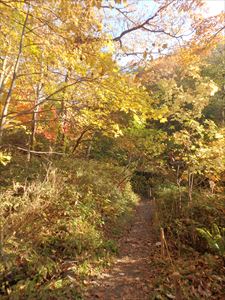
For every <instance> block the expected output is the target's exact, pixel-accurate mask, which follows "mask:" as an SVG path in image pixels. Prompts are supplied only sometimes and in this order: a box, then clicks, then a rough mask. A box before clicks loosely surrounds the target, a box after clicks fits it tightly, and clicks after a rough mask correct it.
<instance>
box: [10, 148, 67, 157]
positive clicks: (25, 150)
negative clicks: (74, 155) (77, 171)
mask: <svg viewBox="0 0 225 300" xmlns="http://www.w3.org/2000/svg"><path fill="white" fill-rule="evenodd" d="M16 148H17V149H18V150H21V151H24V152H31V153H34V154H37V155H39V154H57V155H65V153H61V152H53V151H51V152H45V151H34V150H29V149H24V148H21V147H16Z"/></svg>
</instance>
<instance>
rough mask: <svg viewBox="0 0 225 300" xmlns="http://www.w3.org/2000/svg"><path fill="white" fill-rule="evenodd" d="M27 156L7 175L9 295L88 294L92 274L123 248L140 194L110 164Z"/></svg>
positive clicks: (4, 237)
mask: <svg viewBox="0 0 225 300" xmlns="http://www.w3.org/2000/svg"><path fill="white" fill-rule="evenodd" d="M23 160H24V158H23V157H22V156H21V157H17V158H14V159H13V160H12V162H11V163H10V164H8V165H7V166H6V167H4V168H2V172H1V178H0V180H1V183H2V187H1V194H0V197H1V204H0V225H1V253H0V254H1V260H0V273H1V275H0V294H1V298H2V299H82V290H83V287H84V285H85V278H86V277H87V276H88V275H90V274H93V273H95V272H98V271H99V270H101V268H102V267H104V266H105V265H106V264H109V263H110V257H111V255H112V254H113V253H115V252H116V251H117V249H116V242H115V237H116V235H118V234H119V233H120V231H121V227H122V225H123V224H124V222H126V221H127V220H128V219H129V217H130V215H131V214H132V210H133V207H134V205H135V203H136V202H137V201H138V199H137V196H136V195H135V194H134V193H133V192H132V189H131V186H130V183H129V181H126V180H125V181H123V176H124V175H123V171H122V169H121V168H119V167H114V166H112V165H110V164H108V165H107V164H105V163H104V164H101V163H100V162H95V161H89V162H86V161H82V160H74V159H69V158H67V159H62V160H59V161H54V162H51V163H50V164H48V165H46V164H43V162H41V161H40V160H38V159H36V160H33V162H32V164H29V165H27V166H25V167H24V168H22V164H21V163H20V161H23ZM121 181H123V184H122V185H121V184H119V183H120V182H121Z"/></svg>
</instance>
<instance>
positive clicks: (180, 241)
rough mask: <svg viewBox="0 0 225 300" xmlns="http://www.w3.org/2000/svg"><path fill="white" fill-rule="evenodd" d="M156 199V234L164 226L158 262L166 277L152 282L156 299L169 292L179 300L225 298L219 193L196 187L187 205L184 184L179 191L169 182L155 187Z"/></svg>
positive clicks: (224, 209)
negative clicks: (161, 255)
mask: <svg viewBox="0 0 225 300" xmlns="http://www.w3.org/2000/svg"><path fill="white" fill-rule="evenodd" d="M155 197H156V210H155V228H156V232H159V228H164V232H165V237H166V243H167V247H168V248H167V249H166V254H165V258H163V259H160V260H159V265H160V268H161V270H163V274H164V275H163V276H161V277H160V278H157V280H156V282H155V286H156V290H157V291H158V292H157V293H158V294H157V295H160V297H161V298H156V299H168V294H169V295H171V293H172V295H177V296H179V295H181V296H180V297H181V299H190V300H192V299H196V300H197V299H224V298H223V297H224V296H225V294H224V286H225V276H224V274H225V232H224V228H225V219H224V215H225V195H224V191H223V189H222V188H220V189H218V191H216V192H215V193H213V194H212V193H211V192H210V191H209V190H208V189H198V190H197V189H196V190H195V192H194V193H193V198H192V202H191V203H190V199H189V197H188V192H187V189H186V188H185V186H183V187H182V188H181V189H180V190H179V188H178V187H177V186H176V185H174V184H172V183H171V182H169V181H167V183H164V184H161V185H158V186H157V188H156V190H155ZM157 234H159V233H157ZM159 265H158V266H159ZM174 274H175V277H176V280H175V279H174V277H173V275H174ZM175 281H176V282H175ZM153 298H154V297H153Z"/></svg>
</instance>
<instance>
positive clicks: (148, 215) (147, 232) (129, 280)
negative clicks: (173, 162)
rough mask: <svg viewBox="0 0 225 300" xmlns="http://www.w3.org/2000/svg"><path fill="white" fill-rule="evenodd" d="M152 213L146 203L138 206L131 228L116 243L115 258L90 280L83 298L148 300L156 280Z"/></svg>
mask: <svg viewBox="0 0 225 300" xmlns="http://www.w3.org/2000/svg"><path fill="white" fill-rule="evenodd" d="M152 210H153V207H152V204H151V202H150V201H147V200H142V201H141V202H140V203H139V205H138V207H137V210H136V213H135V216H134V220H133V222H132V226H131V227H130V228H129V231H128V232H127V234H126V233H125V234H124V236H123V237H122V238H121V239H120V241H119V253H118V257H117V258H116V260H115V262H114V263H113V264H112V265H111V267H110V268H109V269H106V270H104V272H103V273H101V275H99V276H98V277H97V278H92V279H90V282H89V289H88V292H87V293H86V298H85V299H88V300H93V299H101V300H116V299H118V300H119V299H120V300H139V299H140V300H144V299H146V300H147V299H151V298H150V294H151V292H152V288H153V285H152V282H153V281H154V278H155V277H156V273H155V270H154V268H152V257H153V256H154V255H155V254H156V253H155V252H159V249H157V246H156V240H155V238H154V233H153V227H152ZM157 276H158V274H157Z"/></svg>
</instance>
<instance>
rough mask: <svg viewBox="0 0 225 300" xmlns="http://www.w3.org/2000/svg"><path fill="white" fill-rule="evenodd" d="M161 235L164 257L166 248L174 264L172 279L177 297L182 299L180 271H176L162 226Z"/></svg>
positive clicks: (178, 299)
mask: <svg viewBox="0 0 225 300" xmlns="http://www.w3.org/2000/svg"><path fill="white" fill-rule="evenodd" d="M160 237H161V255H162V257H163V258H164V257H165V250H166V252H167V255H168V257H169V260H170V263H171V265H172V268H173V271H174V272H173V274H172V279H173V281H174V286H175V299H176V300H182V299H183V297H182V292H181V287H180V282H179V279H180V273H179V272H177V271H176V268H175V265H174V263H173V260H172V257H171V255H170V251H169V247H168V243H167V241H166V238H165V233H164V229H163V228H162V227H161V228H160Z"/></svg>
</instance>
